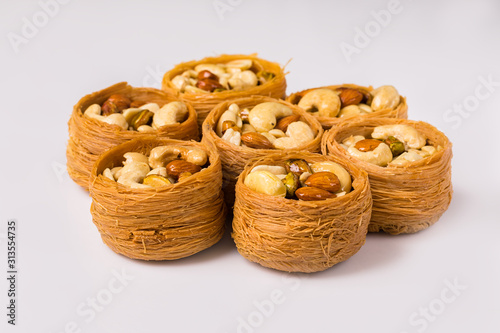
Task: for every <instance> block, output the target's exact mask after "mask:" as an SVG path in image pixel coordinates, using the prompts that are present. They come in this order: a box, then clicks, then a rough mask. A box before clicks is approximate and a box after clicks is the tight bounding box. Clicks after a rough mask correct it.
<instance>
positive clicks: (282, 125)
mask: <svg viewBox="0 0 500 333" xmlns="http://www.w3.org/2000/svg"><path fill="white" fill-rule="evenodd" d="M299 120H300V115H298V114H293V115H291V116H288V117H283V118H281V119H280V120H278V123H277V124H276V126H274V128H275V129H279V130H282V131H283V132H285V133H286V129H287V128H288V125H290V124H291V123H294V122H296V121H299Z"/></svg>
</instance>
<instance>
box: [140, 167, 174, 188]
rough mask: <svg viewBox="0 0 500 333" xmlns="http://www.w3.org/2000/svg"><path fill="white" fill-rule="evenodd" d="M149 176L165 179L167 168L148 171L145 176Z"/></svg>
mask: <svg viewBox="0 0 500 333" xmlns="http://www.w3.org/2000/svg"><path fill="white" fill-rule="evenodd" d="M149 175H159V176H162V177H165V178H167V168H165V167H159V168H156V169H153V170H151V171H149V172H148V174H147V175H146V176H149ZM172 184H173V183H172Z"/></svg>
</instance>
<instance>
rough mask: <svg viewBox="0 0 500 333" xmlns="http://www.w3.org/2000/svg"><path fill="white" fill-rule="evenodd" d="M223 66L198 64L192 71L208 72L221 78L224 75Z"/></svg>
mask: <svg viewBox="0 0 500 333" xmlns="http://www.w3.org/2000/svg"><path fill="white" fill-rule="evenodd" d="M224 67H225V66H224V65H222V64H200V65H197V66H196V67H195V68H194V70H195V71H197V72H198V73H199V72H201V71H209V72H210V73H212V74H215V75H217V76H218V77H221V76H222V75H224V74H225V73H226V71H225V69H224Z"/></svg>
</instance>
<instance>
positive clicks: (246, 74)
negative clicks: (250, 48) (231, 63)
mask: <svg viewBox="0 0 500 333" xmlns="http://www.w3.org/2000/svg"><path fill="white" fill-rule="evenodd" d="M228 82H229V85H230V86H231V88H232V89H233V90H235V91H238V90H245V89H248V88H251V87H255V86H256V85H257V82H258V79H257V75H255V73H254V72H252V71H248V70H247V71H243V72H240V73H234V74H233V75H232V76H231V77H230V78H229V80H228Z"/></svg>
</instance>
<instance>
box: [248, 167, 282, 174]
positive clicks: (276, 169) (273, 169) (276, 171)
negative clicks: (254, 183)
mask: <svg viewBox="0 0 500 333" xmlns="http://www.w3.org/2000/svg"><path fill="white" fill-rule="evenodd" d="M255 171H268V172H270V173H272V174H274V175H286V169H285V168H284V167H282V166H279V165H266V164H261V165H257V166H256V167H254V168H253V169H252V170H251V171H250V172H255Z"/></svg>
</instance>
